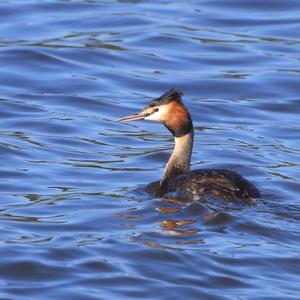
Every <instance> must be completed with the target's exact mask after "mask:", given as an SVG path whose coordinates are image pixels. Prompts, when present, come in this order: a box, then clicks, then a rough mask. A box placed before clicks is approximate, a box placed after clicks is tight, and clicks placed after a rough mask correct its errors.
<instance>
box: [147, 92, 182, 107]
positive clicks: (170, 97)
mask: <svg viewBox="0 0 300 300" xmlns="http://www.w3.org/2000/svg"><path fill="white" fill-rule="evenodd" d="M182 95H183V92H182V91H180V90H179V89H171V90H168V91H167V92H165V93H164V94H163V95H162V96H160V97H159V98H156V99H154V100H153V101H151V103H150V105H149V106H150V107H151V106H157V105H163V104H169V103H170V102H172V101H179V102H181V97H182Z"/></svg>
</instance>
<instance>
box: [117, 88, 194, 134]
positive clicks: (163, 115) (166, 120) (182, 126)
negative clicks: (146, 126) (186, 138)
mask: <svg viewBox="0 0 300 300" xmlns="http://www.w3.org/2000/svg"><path fill="white" fill-rule="evenodd" d="M182 95H183V93H182V92H181V91H180V90H175V89H171V90H169V91H167V92H166V93H164V94H163V95H162V96H160V97H159V98H156V99H154V100H152V101H151V102H150V103H149V105H147V106H146V107H145V108H144V109H143V110H142V111H141V112H138V113H135V114H132V115H129V116H126V117H123V118H121V119H119V120H118V122H123V123H127V122H131V121H137V120H146V121H155V122H159V123H162V124H164V125H165V126H166V127H167V128H168V129H169V131H170V132H171V133H172V134H173V135H174V136H175V137H180V136H183V135H185V134H187V133H189V132H190V131H191V130H192V128H193V125H192V121H191V117H190V114H189V112H188V110H187V108H186V107H185V106H184V104H183V103H182V100H181V97H182Z"/></svg>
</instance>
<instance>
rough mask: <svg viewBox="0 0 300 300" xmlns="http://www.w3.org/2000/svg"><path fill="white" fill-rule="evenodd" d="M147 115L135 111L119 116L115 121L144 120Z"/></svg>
mask: <svg viewBox="0 0 300 300" xmlns="http://www.w3.org/2000/svg"><path fill="white" fill-rule="evenodd" d="M147 116H149V114H147V113H144V112H140V113H136V114H132V115H129V116H126V117H123V118H120V119H118V120H117V122H122V123H127V122H131V121H138V120H144V119H145V118H146V117H147Z"/></svg>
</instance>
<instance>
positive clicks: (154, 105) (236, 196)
mask: <svg viewBox="0 0 300 300" xmlns="http://www.w3.org/2000/svg"><path fill="white" fill-rule="evenodd" d="M182 96H183V92H182V91H181V90H179V89H170V90H168V91H167V92H165V93H164V94H163V95H161V96H160V97H158V98H155V99H153V100H152V101H151V102H150V103H149V104H148V105H147V106H146V107H145V108H144V109H143V110H142V111H140V112H138V113H134V114H131V115H129V116H125V117H122V118H120V119H118V120H117V121H118V122H122V123H128V122H132V121H138V120H145V121H154V122H159V123H161V124H163V125H164V126H165V127H166V128H167V129H168V130H169V131H170V133H171V134H172V135H173V136H174V139H175V145H174V149H173V152H172V154H171V156H170V158H169V160H168V162H167V164H166V166H165V169H164V172H163V175H162V177H161V179H160V181H159V184H158V188H157V193H156V194H157V195H158V196H161V197H166V198H168V197H169V198H171V197H176V198H178V197H179V198H181V199H185V200H193V201H195V200H196V201H201V200H205V199H207V198H208V197H213V198H222V199H225V200H229V201H235V200H242V201H245V202H248V203H255V202H256V199H257V198H259V197H260V192H259V190H258V189H257V188H256V187H255V186H254V185H253V184H252V183H250V182H249V181H248V180H247V179H245V178H244V177H243V176H242V175H240V174H239V173H237V172H235V171H232V170H229V169H221V168H218V169H198V170H192V171H191V170H190V162H191V155H192V150H193V143H194V127H193V121H192V118H191V115H190V113H189V111H188V109H187V107H186V106H185V105H184V103H183V101H182Z"/></svg>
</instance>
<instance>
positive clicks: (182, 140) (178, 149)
mask: <svg viewBox="0 0 300 300" xmlns="http://www.w3.org/2000/svg"><path fill="white" fill-rule="evenodd" d="M193 140H194V132H193V130H192V131H191V132H189V133H188V134H186V135H184V136H182V137H177V138H175V147H174V150H173V153H172V155H171V157H170V158H169V161H168V163H167V165H166V167H165V170H164V173H163V176H162V179H161V181H160V186H163V185H165V184H166V183H167V181H168V180H169V179H171V178H174V177H176V176H177V175H179V174H187V173H188V172H189V171H190V161H191V155H192V150H193Z"/></svg>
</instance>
